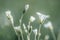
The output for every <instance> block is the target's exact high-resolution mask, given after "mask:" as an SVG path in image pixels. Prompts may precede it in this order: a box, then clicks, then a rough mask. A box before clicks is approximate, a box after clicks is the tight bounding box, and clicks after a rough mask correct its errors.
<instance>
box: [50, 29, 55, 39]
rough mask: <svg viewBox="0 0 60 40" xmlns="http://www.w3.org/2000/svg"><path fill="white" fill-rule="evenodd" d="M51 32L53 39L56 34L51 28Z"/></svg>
mask: <svg viewBox="0 0 60 40" xmlns="http://www.w3.org/2000/svg"><path fill="white" fill-rule="evenodd" d="M51 33H52V36H53V38H54V40H56V36H55V34H54V31H53V30H51Z"/></svg>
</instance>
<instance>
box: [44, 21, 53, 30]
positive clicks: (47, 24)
mask: <svg viewBox="0 0 60 40" xmlns="http://www.w3.org/2000/svg"><path fill="white" fill-rule="evenodd" d="M44 27H45V28H49V29H51V30H53V26H52V23H51V22H50V21H49V22H48V23H46V24H44Z"/></svg>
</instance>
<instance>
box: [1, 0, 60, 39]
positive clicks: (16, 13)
mask: <svg viewBox="0 0 60 40" xmlns="http://www.w3.org/2000/svg"><path fill="white" fill-rule="evenodd" d="M26 3H29V4H30V8H29V10H28V12H27V13H26V15H24V17H23V22H24V23H26V25H27V23H28V20H29V17H30V16H31V15H33V16H35V17H36V18H38V17H37V16H36V12H37V11H39V12H41V13H43V14H49V15H50V19H49V20H51V21H52V23H53V26H54V32H55V34H56V37H58V38H60V36H58V33H60V31H59V30H60V27H59V26H60V0H0V40H17V36H16V35H15V32H14V30H13V28H12V26H11V25H10V23H9V21H8V20H7V18H6V15H5V11H6V10H11V11H12V15H13V18H14V23H15V26H18V25H19V19H20V18H21V15H22V11H23V10H24V6H25V4H26ZM35 24H36V25H35ZM32 25H33V28H38V25H39V23H38V19H37V22H34V24H33V23H32ZM41 32H42V34H43V36H42V37H41V38H43V37H44V35H45V34H46V33H48V34H49V35H50V40H53V38H52V35H51V33H50V32H49V30H47V29H45V28H42V30H41ZM24 37H25V36H24ZM31 39H33V34H32V35H31ZM58 40H59V39H58Z"/></svg>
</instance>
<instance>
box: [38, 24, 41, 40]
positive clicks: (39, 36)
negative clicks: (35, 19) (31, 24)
mask: <svg viewBox="0 0 60 40" xmlns="http://www.w3.org/2000/svg"><path fill="white" fill-rule="evenodd" d="M40 30H41V25H40V26H39V30H38V31H39V32H38V40H39V38H40V35H39V33H40Z"/></svg>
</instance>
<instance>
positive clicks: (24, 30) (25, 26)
mask: <svg viewBox="0 0 60 40" xmlns="http://www.w3.org/2000/svg"><path fill="white" fill-rule="evenodd" d="M23 27H24V31H25V32H26V33H27V32H28V31H27V29H26V26H25V24H24V23H23Z"/></svg>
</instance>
